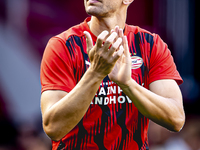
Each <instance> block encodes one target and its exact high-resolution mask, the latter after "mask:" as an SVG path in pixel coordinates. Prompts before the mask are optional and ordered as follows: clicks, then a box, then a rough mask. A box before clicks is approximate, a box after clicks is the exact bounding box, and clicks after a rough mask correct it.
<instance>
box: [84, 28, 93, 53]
mask: <svg viewBox="0 0 200 150" xmlns="http://www.w3.org/2000/svg"><path fill="white" fill-rule="evenodd" d="M83 33H84V34H85V36H86V43H87V53H88V54H89V51H90V50H91V49H92V47H93V40H92V37H91V35H90V33H89V32H87V31H84V32H83Z"/></svg>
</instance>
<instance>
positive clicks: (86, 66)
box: [41, 0, 185, 150]
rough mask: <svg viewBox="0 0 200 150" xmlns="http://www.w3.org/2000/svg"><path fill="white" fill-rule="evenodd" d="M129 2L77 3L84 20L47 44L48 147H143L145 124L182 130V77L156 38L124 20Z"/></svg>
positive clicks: (44, 66)
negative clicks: (83, 6)
mask: <svg viewBox="0 0 200 150" xmlns="http://www.w3.org/2000/svg"><path fill="white" fill-rule="evenodd" d="M132 2H133V0H84V4H85V9H86V12H87V13H88V14H89V15H91V17H89V18H87V19H86V20H85V21H84V22H82V23H80V24H79V25H76V26H74V27H72V28H70V29H68V30H67V31H64V32H63V33H61V34H59V35H57V36H55V37H52V38H51V39H50V40H49V42H48V44H47V46H46V49H45V52H44V55H43V59H42V63H41V84H42V95H41V110H42V117H43V128H44V131H45V132H46V134H47V135H48V136H49V137H50V138H51V139H52V147H53V150H74V149H76V150H80V149H81V150H147V149H149V147H148V138H147V133H148V124H149V119H150V120H152V121H154V122H156V123H157V124H159V125H161V126H163V127H165V128H167V129H169V130H171V131H175V132H178V131H180V130H181V129H182V127H183V125H184V122H185V114H184V109H183V104H182V94H181V91H180V89H179V86H178V85H179V84H181V83H182V82H183V81H182V78H181V77H180V75H179V73H178V71H177V69H176V66H175V64H174V61H173V58H172V56H171V53H170V50H169V49H168V47H167V45H166V44H165V43H164V42H163V41H162V40H161V38H160V37H159V36H158V35H156V34H152V33H150V32H148V31H146V30H144V29H141V28H140V27H137V26H130V25H127V24H126V23H125V22H126V14H127V9H128V6H129V5H130V4H131V3H132Z"/></svg>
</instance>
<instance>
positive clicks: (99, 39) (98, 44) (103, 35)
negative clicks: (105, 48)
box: [97, 30, 109, 48]
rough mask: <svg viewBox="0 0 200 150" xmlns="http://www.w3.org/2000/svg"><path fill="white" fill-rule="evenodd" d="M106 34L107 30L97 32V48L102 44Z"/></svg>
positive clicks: (107, 33)
mask: <svg viewBox="0 0 200 150" xmlns="http://www.w3.org/2000/svg"><path fill="white" fill-rule="evenodd" d="M108 35H109V32H108V31H106V30H105V31H103V32H101V34H99V36H98V37H97V47H98V48H101V47H102V44H103V42H104V41H105V39H106V37H107V36H108Z"/></svg>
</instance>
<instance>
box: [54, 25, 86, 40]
mask: <svg viewBox="0 0 200 150" xmlns="http://www.w3.org/2000/svg"><path fill="white" fill-rule="evenodd" d="M85 30H88V29H87V23H86V22H82V23H80V24H78V25H75V26H73V27H71V28H69V29H68V30H66V31H64V32H62V33H60V34H58V35H56V36H54V37H53V38H58V39H60V40H62V41H67V40H68V39H69V38H70V37H71V36H78V37H82V36H84V33H83V31H85Z"/></svg>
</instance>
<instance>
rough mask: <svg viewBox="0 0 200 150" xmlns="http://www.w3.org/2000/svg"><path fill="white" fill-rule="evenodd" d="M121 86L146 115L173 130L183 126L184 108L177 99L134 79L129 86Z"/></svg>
mask: <svg viewBox="0 0 200 150" xmlns="http://www.w3.org/2000/svg"><path fill="white" fill-rule="evenodd" d="M121 88H122V90H123V92H124V93H125V94H126V95H127V96H128V97H129V98H130V99H131V100H132V102H133V103H134V105H135V106H136V107H137V108H138V110H139V111H140V112H141V113H142V114H143V115H144V116H145V117H147V118H149V119H151V120H152V121H154V122H156V123H158V124H160V125H161V126H164V127H166V128H168V129H169V130H171V131H179V130H180V129H181V127H182V126H183V122H184V112H183V108H182V105H180V104H179V103H178V102H177V101H176V100H174V99H172V98H168V97H163V96H159V95H157V94H155V93H153V92H151V91H150V90H147V89H145V88H144V87H142V86H140V85H139V84H137V83H136V82H135V81H134V80H131V82H129V86H127V87H121Z"/></svg>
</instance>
